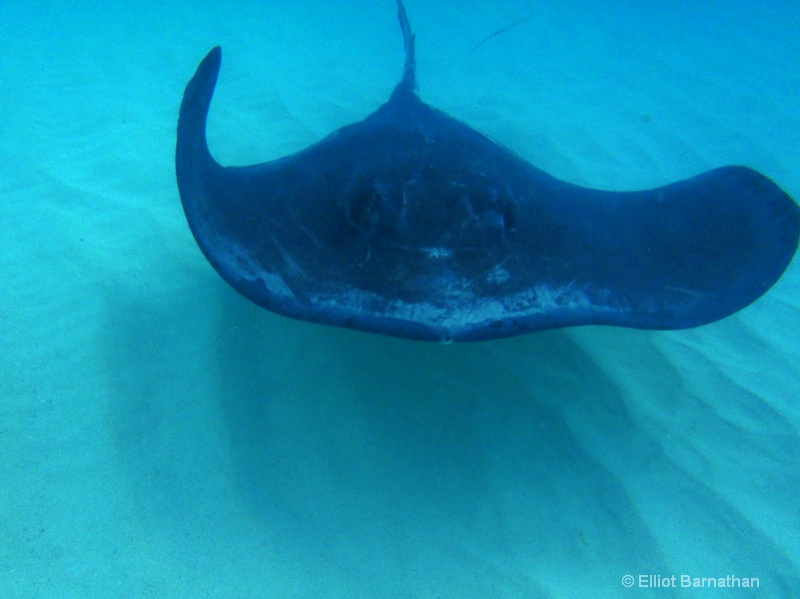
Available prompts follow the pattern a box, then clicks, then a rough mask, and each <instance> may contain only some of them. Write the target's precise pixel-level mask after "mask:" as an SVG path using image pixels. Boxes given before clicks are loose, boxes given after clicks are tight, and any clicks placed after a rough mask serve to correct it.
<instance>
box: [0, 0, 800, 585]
mask: <svg viewBox="0 0 800 599" xmlns="http://www.w3.org/2000/svg"><path fill="white" fill-rule="evenodd" d="M407 9H408V12H409V17H410V19H411V24H412V27H413V28H414V30H415V31H416V33H417V60H418V79H419V86H420V94H421V96H422V98H423V99H424V100H425V101H426V102H428V103H430V104H432V105H434V106H437V107H439V108H441V109H443V110H445V111H446V112H448V113H450V114H452V115H454V116H456V117H457V118H460V119H462V120H464V121H466V122H468V123H469V124H470V125H472V126H473V127H475V128H477V129H478V130H480V131H482V132H483V133H485V134H487V135H489V136H491V137H492V138H494V139H496V140H498V141H500V142H502V143H504V144H505V145H507V146H509V147H510V148H512V149H513V150H514V151H516V152H518V153H519V154H521V155H523V156H524V157H526V158H527V159H529V160H530V161H531V162H533V163H534V164H536V165H537V166H539V167H541V168H543V169H545V170H547V171H549V172H551V173H553V174H555V175H557V176H559V177H561V178H564V179H567V180H570V181H573V182H575V183H579V184H582V185H591V186H593V187H600V188H606V189H634V188H643V187H648V186H652V185H658V184H663V183H666V182H668V181H671V180H675V179H679V178H682V177H686V176H690V175H693V174H696V173H698V172H701V171H703V170H707V169H709V168H713V167H716V166H720V165H723V164H746V165H748V166H751V167H753V168H756V169H757V170H759V171H761V172H764V173H765V174H767V175H768V176H770V177H772V178H773V179H775V180H776V181H777V182H778V183H779V184H780V185H781V186H782V187H783V188H784V189H785V190H786V191H787V192H788V193H789V194H790V195H792V196H793V197H795V198H800V170H799V169H798V160H797V147H798V141H800V117H799V116H798V115H800V80H798V78H797V64H796V56H798V55H800V41H798V37H797V35H796V32H797V31H798V25H800V10H799V9H798V8H797V7H796V6H795V5H793V4H790V3H784V4H779V3H775V4H771V5H769V6H768V7H767V6H762V5H756V4H755V3H748V2H737V1H719V2H712V3H705V4H703V5H702V6H701V7H698V6H694V5H691V4H689V3H683V2H660V3H657V4H655V5H647V6H645V5H643V4H642V3H635V2H622V1H619V2H616V1H615V2H605V3H602V2H590V1H585V2H580V1H578V0H568V1H567V2H562V3H553V2H551V3H544V4H539V3H527V2H513V1H511V0H500V1H498V2H493V3H485V4H483V3H467V4H465V3H463V2H459V3H457V2H436V3H433V2H427V1H424V0H418V1H413V0H409V1H408V3H407ZM530 14H533V16H532V17H531V18H530V19H527V20H525V21H524V22H523V23H520V24H519V25H518V26H516V27H514V28H512V29H509V30H507V31H506V32H504V33H503V34H500V35H497V36H495V37H493V38H491V39H490V40H489V41H487V42H486V43H485V44H483V45H482V46H481V47H480V48H479V49H478V50H476V51H474V52H470V49H471V48H473V47H474V46H475V45H476V44H477V43H478V42H480V41H481V40H482V39H484V38H485V37H486V36H488V35H491V34H492V33H493V32H494V31H497V30H499V29H501V28H503V27H505V26H506V25H508V24H509V23H512V22H514V21H516V20H518V19H521V18H523V17H526V16H528V15H530ZM0 33H1V34H2V39H3V40H5V52H4V59H3V63H2V64H3V66H2V69H0V94H1V95H2V98H3V101H4V109H3V110H2V111H0V193H1V194H2V198H3V201H2V202H0V223H2V226H1V227H0V247H2V248H3V251H2V254H0V272H2V276H0V298H1V299H0V347H2V351H0V455H1V456H2V459H0V481H2V482H0V596H2V597H25V598H27V597H132V598H139V597H237V598H238V597H340V596H341V597H473V596H474V597H583V596H585V597H628V596H638V595H648V594H649V595H652V596H693V595H696V596H701V597H702V596H709V597H716V596H739V595H753V596H755V595H758V596H764V597H791V596H793V595H794V594H797V593H798V592H800V540H799V539H800V514H798V510H797V501H798V489H800V410H798V407H797V406H798V394H799V393H798V392H799V391H800V383H798V381H800V367H799V366H798V364H800V361H799V360H798V353H800V352H799V351H798V344H797V340H796V339H797V331H798V330H800V310H799V308H800V300H798V299H797V298H798V297H800V271H798V265H797V264H796V263H794V264H792V265H791V266H790V267H789V269H788V271H787V272H786V274H785V275H784V277H783V279H782V280H781V281H780V282H779V283H778V284H777V285H776V286H775V287H774V288H773V289H772V290H771V291H770V292H769V293H768V294H767V295H766V296H765V297H763V298H762V299H761V300H759V301H758V302H757V303H756V304H754V305H753V306H751V307H749V308H747V309H746V310H744V311H742V312H741V313H739V314H737V315H735V316H733V317H731V318H729V319H726V320H724V321H721V322H719V323H715V324H713V325H709V326H706V327H702V328H699V329H694V330H690V331H681V332H661V333H659V332H643V331H626V330H618V329H611V328H602V327H594V328H591V327H590V328H581V329H573V330H561V331H548V332H544V333H539V334H535V335H530V336H527V337H521V338H516V339H509V340H505V341H498V342H488V343H481V344H475V345H466V346H459V345H451V346H441V345H431V344H424V343H413V342H407V341H402V340H396V339H389V338H382V337H377V336H371V335H366V334H361V333H356V332H352V331H345V330H338V329H331V328H327V327H320V326H314V325H310V324H305V323H299V322H294V321H290V320H287V319H284V318H281V317H279V316H275V315H272V314H270V313H267V312H265V311H263V310H260V309H258V308H256V307H254V306H252V305H251V304H249V303H248V302H247V301H246V300H244V299H243V298H241V297H240V296H238V295H237V294H236V293H235V292H234V291H232V290H231V289H230V288H229V287H228V286H227V285H225V283H224V282H223V281H221V280H220V279H219V277H218V276H217V275H216V274H215V273H214V271H213V270H212V269H211V267H210V266H209V265H208V264H207V263H206V261H205V259H204V258H203V256H202V254H201V253H200V251H199V250H198V249H197V246H196V245H195V242H194V240H193V238H192V236H191V233H190V232H189V229H188V227H187V226H186V222H185V218H184V216H183V212H182V209H181V206H180V200H179V197H178V193H177V188H176V184H175V178H174V166H173V153H174V144H175V126H176V121H177V111H178V106H179V103H180V99H181V96H182V93H183V88H184V86H185V84H186V82H187V81H188V79H189V77H190V76H191V75H192V73H193V72H194V69H195V68H196V66H197V63H198V62H199V60H200V59H201V58H202V57H203V56H204V55H205V53H206V52H207V51H208V50H209V49H210V48H211V47H212V46H214V45H217V44H221V45H222V46H223V51H224V59H223V67H222V74H221V78H220V82H219V87H218V90H217V94H216V96H215V100H214V104H213V106H212V112H211V116H210V122H209V141H210V144H211V147H212V150H213V151H214V154H215V156H216V157H217V158H218V159H219V160H220V161H221V162H223V163H225V164H249V163H253V162H257V161H261V160H268V159H273V158H276V157H279V156H281V155H285V154H287V153H289V152H293V151H296V150H298V149H300V148H302V147H305V146H306V145H308V144H310V143H313V142H315V141H317V140H319V139H321V138H322V137H323V136H325V135H327V134H328V133H329V132H331V131H332V130H334V129H336V128H337V127H339V126H342V125H344V124H346V123H349V122H353V121H355V120H357V119H360V118H363V117H364V116H365V115H366V114H368V113H369V112H371V111H372V110H374V109H375V108H376V107H377V106H378V105H379V104H380V103H381V102H383V101H385V99H386V98H387V97H388V95H389V93H390V92H391V89H392V87H393V86H394V84H395V83H396V81H397V80H398V78H399V76H400V69H401V66H402V60H403V53H402V42H401V35H400V32H399V28H398V27H397V21H396V7H395V5H394V3H393V2H392V1H391V0H380V1H378V0H372V1H370V2H366V1H359V2H347V3H322V2H310V1H295V2H272V3H269V5H268V6H263V5H261V4H259V3H254V2H244V1H242V2H233V3H225V4H224V5H223V4H219V5H212V4H201V3H192V4H188V3H185V2H158V3H156V2H135V3H115V2H111V3H92V2H88V1H80V0H79V1H76V2H72V3H62V4H59V5H58V6H54V5H53V4H52V3H45V2H39V3H36V2H34V3H21V2H15V1H10V2H6V3H4V4H2V6H0ZM650 574H652V575H654V576H661V577H663V579H669V577H671V576H673V575H674V576H676V581H677V584H678V585H680V577H681V576H682V575H689V576H690V577H696V578H720V577H723V578H724V577H726V576H735V577H738V578H739V579H744V578H758V579H759V584H760V588H759V589H758V590H753V591H748V590H745V589H741V588H739V589H733V590H730V591H721V590H720V589H708V588H705V589H692V590H686V589H684V590H682V589H680V588H677V589H671V588H662V589H658V590H656V589H652V588H650V589H645V588H642V587H641V586H640V584H639V582H640V579H639V576H640V575H650ZM625 575H631V576H634V580H635V584H634V586H635V588H633V589H627V588H625V587H624V586H623V576H625ZM651 580H655V579H650V578H645V579H644V581H645V582H646V583H648V584H653V583H651ZM723 593H725V594H724V595H723Z"/></svg>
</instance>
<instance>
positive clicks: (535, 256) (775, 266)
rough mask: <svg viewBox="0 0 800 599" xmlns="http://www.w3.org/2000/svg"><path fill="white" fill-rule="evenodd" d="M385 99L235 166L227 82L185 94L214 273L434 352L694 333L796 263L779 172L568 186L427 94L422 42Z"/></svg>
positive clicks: (203, 232) (214, 59)
mask: <svg viewBox="0 0 800 599" xmlns="http://www.w3.org/2000/svg"><path fill="white" fill-rule="evenodd" d="M398 7H399V19H400V25H401V29H402V32H403V36H404V39H405V51H406V60H405V66H404V69H403V74H402V77H401V80H400V83H399V84H398V85H397V87H396V88H395V89H394V92H393V93H392V95H391V97H390V98H389V101H388V102H387V103H385V104H384V105H382V106H381V107H380V108H378V109H377V110H376V111H375V112H374V113H372V114H371V115H369V116H368V117H367V118H366V119H364V120H363V121H360V122H358V123H354V124H352V125H349V126H346V127H343V128H342V129H339V130H338V131H336V132H335V133H333V134H331V135H330V136H329V137H327V138H326V139H324V140H322V141H320V142H319V143H317V144H315V145H313V146H311V147H309V148H307V149H305V150H302V151H300V152H298V153H296V154H293V155H290V156H288V157H285V158H282V159H279V160H275V161H273V162H268V163H265V164H259V165H255V166H247V167H227V168H226V167H222V166H220V165H219V164H218V163H217V162H216V161H215V160H214V159H213V158H212V156H211V154H210V152H209V149H208V146H207V143H206V135H205V129H206V117H207V114H208V109H209V105H210V103H211V97H212V94H213V91H214V87H215V85H216V81H217V75H218V72H219V68H220V61H221V51H220V49H219V48H214V49H213V50H211V52H210V53H209V54H208V56H206V58H205V59H204V60H203V61H202V63H201V64H200V66H199V68H198V70H197V73H196V74H195V76H194V78H193V79H192V80H191V81H190V82H189V84H188V86H187V88H186V92H185V95H184V98H183V103H182V105H181V109H180V117H179V122H178V142H177V152H176V171H177V179H178V187H179V190H180V195H181V198H182V201H183V206H184V210H185V212H186V217H187V219H188V222H189V226H190V228H191V230H192V232H193V233H194V236H195V238H196V240H197V243H198V244H199V246H200V248H201V249H202V251H203V252H204V254H205V255H206V257H207V258H208V260H209V262H210V263H211V264H212V265H213V267H214V268H215V269H216V270H217V271H218V272H219V274H220V275H221V276H222V277H223V278H224V279H225V280H226V281H227V282H228V283H230V284H231V285H232V286H233V287H234V288H235V289H236V290H237V291H239V292H240V293H241V294H242V295H244V296H245V297H247V298H249V299H250V300H252V301H253V302H255V303H256V304H259V305H261V306H263V307H264V308H267V309H268V310H272V311H274V312H277V313H279V314H283V315H286V316H289V317H292V318H297V319H301V320H306V321H312V322H318V323H325V324H329V325H336V326H342V327H348V328H354V329H361V330H365V331H371V332H374V333H380V334H386V335H394V336H398V337H406V338H411V339H421V340H439V341H471V340H482V339H490V338H497V337H506V336H511V335H517V334H521V333H527V332H531V331H537V330H541V329H547V328H553V327H566V326H575V325H586V324H606V325H616V326H625V327H634V328H641V329H681V328H688V327H694V326H698V325H702V324H705V323H709V322H712V321H715V320H718V319H721V318H724V317H726V316H728V315H730V314H733V313H734V312H736V311H737V310H740V309H741V308H744V307H745V306H747V305H748V304H750V303H751V302H753V301H755V300H756V299H757V298H758V297H760V296H761V295H762V294H763V293H765V292H766V291H767V289H769V288H770V286H772V285H773V284H774V283H775V282H776V281H777V280H778V278H779V277H780V276H781V274H782V273H783V272H784V270H785V269H786V267H787V265H788V264H789V262H790V261H791V259H792V256H793V255H794V253H795V250H796V248H797V244H798V235H800V210H799V209H798V206H797V205H796V204H795V202H794V201H793V200H792V199H791V198H790V197H789V196H788V195H787V194H786V193H784V192H783V191H782V190H781V189H780V188H779V187H778V186H777V185H775V184H774V183H773V182H772V181H770V180H769V179H767V178H766V177H765V176H763V175H761V174H759V173H757V172H755V171H753V170H751V169H748V168H745V167H738V166H731V167H724V168H719V169H716V170H712V171H709V172H706V173H703V174H700V175H698V176H696V177H693V178H691V179H686V180H684V181H679V182H676V183H672V184H670V185H666V186H664V187H660V188H657V189H650V190H645V191H633V192H608V191H599V190H594V189H587V188H582V187H578V186H576V185H572V184H570V183H567V182H564V181H560V180H558V179H556V178H554V177H552V176H550V175H548V174H547V173H545V172H544V171H542V170H540V169H537V168H535V167H534V166H532V165H531V164H529V163H528V162H526V161H525V160H523V159H522V158H520V157H519V156H517V155H515V154H514V153H512V152H510V151H509V150H507V149H505V148H504V147H502V146H501V145H499V144H497V143H496V142H494V141H492V140H490V139H488V138H487V137H485V136H483V135H481V134H480V133H478V132H476V131H475V130H473V129H471V128H470V127H468V126H467V125H465V124H463V123H461V122H459V121H457V120H455V119H453V118H452V117H449V116H448V115H446V114H444V113H443V112H441V111H439V110H437V109H435V108H432V107H431V106H428V105H427V104H425V103H424V102H422V100H420V98H419V96H418V95H417V93H416V77H415V57H414V35H413V34H412V32H411V28H410V26H409V23H408V19H407V17H406V12H405V9H404V8H403V5H402V3H401V2H400V1H399V0H398Z"/></svg>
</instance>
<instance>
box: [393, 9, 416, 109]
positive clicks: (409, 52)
mask: <svg viewBox="0 0 800 599" xmlns="http://www.w3.org/2000/svg"><path fill="white" fill-rule="evenodd" d="M397 18H398V20H399V21H400V29H401V30H402V31H403V42H404V43H405V50H406V62H405V65H404V66H403V76H402V78H401V79H400V83H398V84H397V87H395V88H394V92H392V97H394V96H396V95H398V94H405V93H409V92H411V93H415V92H416V91H417V60H416V58H415V57H414V39H415V37H416V36H415V35H414V33H413V32H412V31H411V24H410V23H409V22H408V15H407V14H406V7H405V6H403V2H402V0H397Z"/></svg>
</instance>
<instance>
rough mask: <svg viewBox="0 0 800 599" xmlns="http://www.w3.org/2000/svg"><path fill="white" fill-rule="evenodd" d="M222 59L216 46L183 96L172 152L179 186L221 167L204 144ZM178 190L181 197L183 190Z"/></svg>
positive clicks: (205, 143) (198, 69)
mask: <svg viewBox="0 0 800 599" xmlns="http://www.w3.org/2000/svg"><path fill="white" fill-rule="evenodd" d="M221 60H222V50H221V49H220V47H219V46H217V47H216V48H214V49H213V50H211V52H209V53H208V55H207V56H206V57H205V58H204V59H203V62H201V63H200V66H199V67H198V68H197V72H196V73H195V75H194V77H192V80H191V81H189V84H188V85H187V86H186V91H185V92H184V94H183V101H182V102H181V110H180V115H179V117H178V142H177V146H176V149H175V167H176V171H177V175H178V186H179V187H181V182H188V181H192V182H197V181H199V180H203V179H204V178H206V177H207V176H208V174H209V171H214V170H219V169H221V168H222V167H221V166H220V165H219V164H217V162H216V161H215V160H214V158H213V157H212V156H211V153H210V152H209V150H208V143H207V141H206V117H207V116H208V108H209V106H210V105H211V97H212V96H213V95H214V87H215V86H216V84H217V76H218V75H219V67H220V62H221ZM180 191H181V196H182V197H184V196H185V193H184V192H185V191H186V190H184V189H181V190H180ZM184 200H185V197H184Z"/></svg>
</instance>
